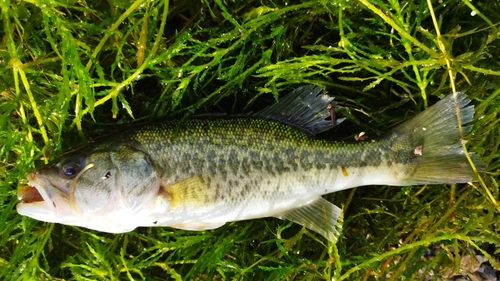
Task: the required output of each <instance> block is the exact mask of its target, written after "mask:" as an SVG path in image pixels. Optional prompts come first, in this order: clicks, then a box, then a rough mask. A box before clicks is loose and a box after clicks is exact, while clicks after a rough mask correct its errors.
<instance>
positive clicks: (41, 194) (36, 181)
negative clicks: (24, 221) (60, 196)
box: [17, 172, 56, 217]
mask: <svg viewBox="0 0 500 281" xmlns="http://www.w3.org/2000/svg"><path fill="white" fill-rule="evenodd" d="M49 186H51V184H50V182H49V181H47V180H46V179H44V178H43V177H41V176H40V175H39V174H38V173H37V172H32V173H30V174H28V185H26V186H23V187H20V188H18V190H17V198H18V199H19V201H20V202H19V203H18V204H17V210H18V212H19V213H20V214H22V215H27V216H29V217H34V216H36V214H37V213H39V214H41V213H55V208H56V206H55V202H54V201H53V200H52V199H51V195H50V194H49V191H48V190H49V189H51V188H50V187H49ZM46 187H49V188H46Z"/></svg>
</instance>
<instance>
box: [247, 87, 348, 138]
mask: <svg viewBox="0 0 500 281" xmlns="http://www.w3.org/2000/svg"><path fill="white" fill-rule="evenodd" d="M322 91H323V90H322V89H321V88H319V87H316V86H314V85H306V86H301V87H298V88H297V89H295V90H294V91H293V92H291V93H290V94H288V95H286V96H285V97H283V98H282V99H281V100H280V101H279V102H278V103H276V104H273V105H271V106H268V107H266V108H264V109H263V110H261V111H259V112H256V113H255V114H252V116H253V117H262V118H267V119H272V120H276V121H279V122H282V123H286V124H288V125H292V126H294V127H297V128H299V129H301V130H304V131H306V132H308V133H310V134H312V135H316V134H319V133H321V132H324V131H326V130H329V129H331V128H332V127H333V126H334V125H335V126H336V125H338V124H340V122H342V121H344V119H345V118H342V119H336V120H335V119H334V120H335V124H332V121H331V119H330V118H329V117H330V110H329V106H331V107H333V108H335V106H336V105H337V103H336V102H333V97H329V96H328V95H326V93H322ZM327 118H328V119H327Z"/></svg>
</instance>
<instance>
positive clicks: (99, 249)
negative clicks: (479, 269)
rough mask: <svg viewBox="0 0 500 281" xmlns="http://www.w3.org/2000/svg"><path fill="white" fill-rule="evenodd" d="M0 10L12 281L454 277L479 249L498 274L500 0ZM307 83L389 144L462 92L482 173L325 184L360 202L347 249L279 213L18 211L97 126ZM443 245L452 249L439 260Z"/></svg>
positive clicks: (42, 3) (29, 4) (353, 126)
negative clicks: (133, 218) (138, 223)
mask: <svg viewBox="0 0 500 281" xmlns="http://www.w3.org/2000/svg"><path fill="white" fill-rule="evenodd" d="M0 7H1V9H2V14H1V24H0V26H1V28H2V29H0V35H1V39H2V40H1V41H0V198H1V205H0V226H1V227H0V279H2V280H34V279H32V278H33V277H35V279H36V280H133V279H135V280H171V279H172V280H181V279H183V280H189V279H191V280H193V279H194V280H224V279H243V280H282V279H286V280H290V279H300V280H322V279H326V280H331V279H332V278H334V279H335V280H344V279H345V280H375V279H387V278H389V279H392V280H399V279H403V278H406V279H410V280H413V279H419V278H420V279H423V278H424V277H425V276H426V275H429V276H430V275H431V273H432V276H434V278H436V279H441V278H445V277H446V276H447V275H446V274H447V273H446V271H447V270H449V269H452V270H454V271H456V272H458V271H459V270H460V267H461V264H460V261H461V259H462V258H463V257H465V256H467V255H471V254H472V255H474V254H475V253H478V254H481V255H484V256H486V257H487V258H488V259H489V262H490V263H491V265H492V266H493V267H494V268H495V269H496V270H500V254H499V252H500V248H499V245H500V236H499V234H500V230H499V229H500V228H499V226H498V219H499V216H498V214H499V212H500V204H499V203H498V198H499V188H498V186H499V171H500V160H499V159H500V151H498V148H499V145H500V129H499V128H500V127H499V126H498V120H499V116H498V108H500V98H499V95H500V77H499V76H500V66H499V62H500V59H499V58H500V40H499V36H500V30H499V29H498V23H500V13H498V11H499V10H500V2H497V1H468V0H463V1H458V0H457V1H455V0H451V1H450V0H443V1H430V0H429V1H423V0H422V1H418V0H417V1H404V2H403V1H401V2H398V1H396V0H390V1H379V0H358V1H352V0H349V1H348V0H344V1H321V0H320V1H308V0H304V1H266V0H263V1H252V0H251V1H240V0H236V1H222V0H215V1H211V0H204V1H199V0H198V1H190V0H187V1H171V2H170V4H168V2H166V1H145V0H137V1H135V2H134V1H127V0H112V1H96V0H88V1H74V0H65V1H48V0H38V1H37V0H27V1H7V0H2V1H1V2H0ZM307 83H313V84H316V85H320V86H322V87H324V88H326V89H328V91H329V93H330V94H331V95H334V96H336V99H337V101H339V102H340V104H341V105H342V106H343V107H344V108H343V110H342V111H341V112H340V114H341V115H343V116H345V117H347V119H348V120H347V121H345V122H344V123H343V124H342V125H341V126H339V127H337V128H336V129H334V130H332V131H331V132H329V134H327V135H326V136H324V137H329V138H334V139H339V140H352V139H353V135H354V134H357V133H359V132H361V131H363V132H366V134H367V135H368V137H369V138H376V137H378V136H379V135H381V134H382V133H384V132H385V131H387V130H388V128H390V127H391V126H393V125H395V124H397V123H399V122H401V121H402V120H404V119H407V118H410V117H411V116H413V115H415V114H417V113H418V112H420V111H421V110H423V109H424V108H425V107H426V106H428V105H431V104H433V103H434V102H435V101H437V100H438V99H439V98H442V97H444V96H445V95H446V94H449V93H451V92H453V91H463V92H465V93H466V94H467V95H468V96H469V97H470V98H471V99H472V100H473V103H474V104H475V105H476V117H475V121H474V128H473V131H472V133H471V134H470V135H469V136H468V137H467V140H468V142H467V144H466V147H467V149H468V150H469V151H471V152H476V153H477V154H479V155H480V156H481V158H482V159H483V160H484V162H485V163H486V167H487V169H486V171H484V172H483V173H481V175H480V176H481V177H480V180H479V181H478V182H476V183H473V184H472V185H436V186H413V187H403V188H401V187H388V186H368V187H362V188H357V189H353V190H348V191H345V192H339V193H336V194H332V195H329V196H327V198H328V199H329V200H330V201H332V202H334V203H336V204H338V205H341V206H343V208H344V210H345V214H344V226H343V234H342V237H341V238H340V240H339V242H338V243H337V244H336V245H332V244H327V243H326V241H325V240H324V239H323V238H322V237H319V236H318V235H316V234H315V233H310V232H308V231H307V230H305V229H302V228H301V227H300V226H298V225H294V224H291V223H289V222H284V221H280V220H277V219H271V218H269V219H259V220H252V221H244V222H237V223H229V224H226V225H225V226H223V227H222V228H220V229H217V230H213V231H204V232H188V231H181V230H175V229H171V228H140V229H137V230H135V231H133V232H131V233H127V234H120V235H112V234H105V233H99V232H95V231H89V230H86V229H82V228H76V227H67V226H62V225H54V224H49V223H42V222H37V221H34V220H32V219H29V218H24V217H21V216H20V215H18V214H17V213H16V211H15V205H16V203H17V197H16V188H17V187H18V186H22V185H23V184H26V181H25V177H26V174H27V172H29V171H30V170H32V169H33V168H34V167H36V166H37V165H40V164H42V163H44V162H47V161H49V160H51V159H53V158H54V157H56V156H58V155H60V154H62V152H63V151H64V150H67V149H71V148H75V147H79V146H81V145H82V144H84V143H85V142H86V141H87V140H88V139H89V138H91V137H95V136H96V135H99V134H102V133H103V132H106V131H109V130H112V129H115V128H120V126H124V125H123V124H124V123H129V122H149V121H152V120H158V119H162V118H172V117H187V116H189V115H191V114H195V113H196V114H197V113H207V112H221V111H223V112H228V113H244V112H248V111H251V110H254V111H255V110H258V109H260V108H262V107H263V106H266V105H269V104H271V103H272V102H273V101H274V100H275V98H277V97H278V96H282V95H283V94H285V93H287V92H289V91H291V90H292V89H294V88H295V87H297V86H298V85H303V84H307ZM488 245H490V247H489V248H488V247H487V246H488ZM431 247H438V248H439V249H440V251H439V252H438V253H437V254H436V256H435V257H433V258H424V257H423V254H424V253H425V252H426V251H427V249H429V248H431ZM487 248H488V249H487ZM491 249H493V250H491ZM465 270H467V269H465Z"/></svg>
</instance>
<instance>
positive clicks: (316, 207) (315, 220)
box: [276, 197, 342, 242]
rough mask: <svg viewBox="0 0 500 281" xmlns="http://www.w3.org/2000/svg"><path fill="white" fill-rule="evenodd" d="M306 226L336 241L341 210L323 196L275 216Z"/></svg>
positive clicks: (340, 224)
mask: <svg viewBox="0 0 500 281" xmlns="http://www.w3.org/2000/svg"><path fill="white" fill-rule="evenodd" d="M276 217H277V218H280V219H286V220H290V221H293V222H295V223H298V224H300V225H303V226H305V227H307V228H308V229H310V230H312V231H314V232H317V233H319V234H321V235H322V236H323V237H325V238H326V239H327V240H329V241H331V242H336V241H337V238H338V236H339V231H340V230H341V228H342V210H341V209H340V208H339V207H337V206H335V205H333V204H332V203H330V202H328V201H327V200H325V199H323V198H321V197H320V198H318V199H317V200H315V201H313V202H311V203H310V204H307V205H305V206H302V207H299V208H297V209H293V210H290V211H287V212H285V213H283V214H280V215H278V216H276Z"/></svg>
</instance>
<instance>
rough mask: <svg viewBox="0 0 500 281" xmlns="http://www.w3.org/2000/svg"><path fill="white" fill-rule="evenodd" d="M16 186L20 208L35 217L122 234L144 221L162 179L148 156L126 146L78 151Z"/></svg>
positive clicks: (50, 164)
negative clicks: (21, 185) (20, 185)
mask: <svg viewBox="0 0 500 281" xmlns="http://www.w3.org/2000/svg"><path fill="white" fill-rule="evenodd" d="M27 178H28V186H25V187H21V188H19V189H18V198H19V200H20V203H18V205H17V211H18V213H20V214H21V215H25V216H28V217H31V218H34V219H37V220H41V221H46V222H54V223H62V224H67V225H76V226H83V227H86V228H90V229H95V230H99V231H105V232H112V233H122V232H127V231H131V230H133V229H134V228H135V227H137V226H138V225H140V223H139V222H138V221H134V220H140V218H141V214H142V213H144V212H147V211H148V209H150V208H151V206H152V205H153V204H154V202H153V201H154V200H155V197H156V195H157V194H158V192H159V188H160V179H159V176H158V174H157V172H156V168H155V166H154V164H153V162H152V161H151V160H150V158H149V155H148V154H147V153H145V152H143V151H141V150H139V149H136V148H134V147H131V146H127V145H118V146H113V147H106V148H100V149H94V150H87V151H83V152H75V153H71V154H68V155H64V156H63V157H61V158H59V159H57V160H54V161H53V162H50V163H49V164H47V165H44V166H41V167H39V168H37V169H36V170H34V171H32V172H30V173H29V174H28V176H27Z"/></svg>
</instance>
